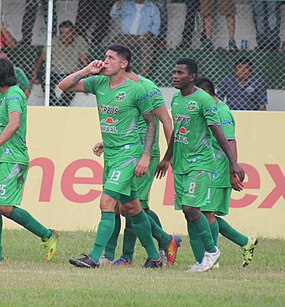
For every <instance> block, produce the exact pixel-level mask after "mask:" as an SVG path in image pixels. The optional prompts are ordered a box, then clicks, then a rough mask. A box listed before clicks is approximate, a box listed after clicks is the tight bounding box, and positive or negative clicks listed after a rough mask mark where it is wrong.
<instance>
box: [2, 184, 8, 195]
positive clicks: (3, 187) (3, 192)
mask: <svg viewBox="0 0 285 307" xmlns="http://www.w3.org/2000/svg"><path fill="white" fill-rule="evenodd" d="M6 186H7V184H0V196H3V195H5V193H6V189H5V188H6Z"/></svg>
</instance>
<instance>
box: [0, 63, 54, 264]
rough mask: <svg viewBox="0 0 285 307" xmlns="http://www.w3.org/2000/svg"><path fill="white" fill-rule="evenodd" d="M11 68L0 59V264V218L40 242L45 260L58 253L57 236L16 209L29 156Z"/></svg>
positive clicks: (22, 106)
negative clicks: (8, 220)
mask: <svg viewBox="0 0 285 307" xmlns="http://www.w3.org/2000/svg"><path fill="white" fill-rule="evenodd" d="M16 84H17V80H16V77H15V73H14V68H13V64H12V63H11V62H10V61H9V60H8V59H5V58H0V260H3V255H2V246H1V236H2V215H3V216H5V217H7V218H9V219H10V220H13V221H14V222H16V223H17V224H19V225H21V226H23V227H24V228H26V229H27V230H29V231H30V232H32V233H33V234H35V235H36V236H38V237H40V238H41V239H42V242H43V243H42V244H43V246H44V248H45V252H46V255H45V258H46V260H47V261H50V260H51V259H53V258H54V256H55V255H56V253H57V241H58V239H59V234H58V232H57V231H56V230H50V229H47V228H46V227H44V226H43V225H42V224H40V223H39V222H38V221H37V220H35V219H34V218H33V217H32V216H31V215H30V214H29V213H28V212H27V211H25V210H23V209H21V208H19V206H20V204H21V197H22V192H23V188H24V184H25V181H26V177H27V173H28V166H29V155H28V150H27V147H26V125H27V101H26V97H25V94H24V92H23V91H22V90H21V89H20V88H19V86H17V85H16Z"/></svg>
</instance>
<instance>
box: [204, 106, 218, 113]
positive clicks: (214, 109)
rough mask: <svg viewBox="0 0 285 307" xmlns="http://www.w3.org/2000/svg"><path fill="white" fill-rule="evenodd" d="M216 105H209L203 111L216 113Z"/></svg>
mask: <svg viewBox="0 0 285 307" xmlns="http://www.w3.org/2000/svg"><path fill="white" fill-rule="evenodd" d="M217 110H218V109H217V107H210V108H209V109H206V110H205V112H204V113H212V114H213V113H217Z"/></svg>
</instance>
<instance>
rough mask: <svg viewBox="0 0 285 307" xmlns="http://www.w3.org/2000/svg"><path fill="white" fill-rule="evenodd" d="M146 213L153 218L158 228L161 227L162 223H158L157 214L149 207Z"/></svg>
mask: <svg viewBox="0 0 285 307" xmlns="http://www.w3.org/2000/svg"><path fill="white" fill-rule="evenodd" d="M146 213H147V214H148V215H150V216H151V217H152V218H153V220H154V221H155V222H156V224H157V225H158V226H159V227H160V228H162V225H161V223H160V220H159V217H158V215H157V214H156V213H155V212H154V211H152V210H151V209H148V210H147V211H146Z"/></svg>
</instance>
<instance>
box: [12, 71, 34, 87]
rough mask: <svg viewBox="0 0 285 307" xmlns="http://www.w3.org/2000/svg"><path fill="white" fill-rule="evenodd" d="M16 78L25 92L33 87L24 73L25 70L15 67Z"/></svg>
mask: <svg viewBox="0 0 285 307" xmlns="http://www.w3.org/2000/svg"><path fill="white" fill-rule="evenodd" d="M14 70H15V77H16V79H17V83H18V85H19V86H20V88H21V89H22V90H23V91H25V90H27V89H29V88H30V87H31V84H30V82H29V80H28V78H27V76H26V74H25V73H24V71H23V69H22V68H20V67H15V68H14Z"/></svg>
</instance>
